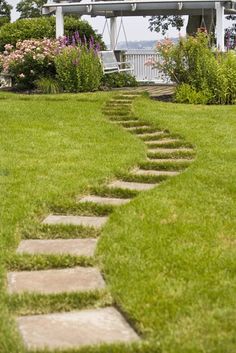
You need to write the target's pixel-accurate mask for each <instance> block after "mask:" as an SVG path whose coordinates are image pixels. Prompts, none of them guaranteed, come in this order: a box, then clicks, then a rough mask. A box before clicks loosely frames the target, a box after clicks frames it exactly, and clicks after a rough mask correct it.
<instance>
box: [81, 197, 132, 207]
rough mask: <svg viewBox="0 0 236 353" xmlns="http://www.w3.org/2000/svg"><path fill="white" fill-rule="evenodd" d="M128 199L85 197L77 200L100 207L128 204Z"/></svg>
mask: <svg viewBox="0 0 236 353" xmlns="http://www.w3.org/2000/svg"><path fill="white" fill-rule="evenodd" d="M130 201H131V200H130V199H120V198H114V197H103V196H92V195H91V196H85V197H83V198H82V199H80V200H79V202H93V203H98V204H101V205H112V206H120V205H124V204H126V203H128V202H130Z"/></svg>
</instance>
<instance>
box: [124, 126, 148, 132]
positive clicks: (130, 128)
mask: <svg viewBox="0 0 236 353" xmlns="http://www.w3.org/2000/svg"><path fill="white" fill-rule="evenodd" d="M150 127H151V126H149V125H141V126H131V127H126V126H124V128H125V129H126V130H128V131H135V130H139V129H148V128H150Z"/></svg>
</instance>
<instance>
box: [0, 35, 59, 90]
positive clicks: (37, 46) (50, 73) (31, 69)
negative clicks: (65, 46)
mask: <svg viewBox="0 0 236 353" xmlns="http://www.w3.org/2000/svg"><path fill="white" fill-rule="evenodd" d="M60 48H61V47H60V42H59V41H57V40H55V39H54V40H51V39H43V40H24V41H23V42H17V45H16V49H15V48H14V47H13V46H12V45H10V44H7V45H5V51H4V54H0V62H1V63H2V68H3V72H4V73H6V74H9V75H11V76H12V78H13V83H14V85H15V86H17V88H18V89H32V88H34V87H35V81H36V80H37V79H39V78H40V77H54V76H55V73H56V71H55V65H54V58H55V55H56V53H57V51H58V50H60Z"/></svg>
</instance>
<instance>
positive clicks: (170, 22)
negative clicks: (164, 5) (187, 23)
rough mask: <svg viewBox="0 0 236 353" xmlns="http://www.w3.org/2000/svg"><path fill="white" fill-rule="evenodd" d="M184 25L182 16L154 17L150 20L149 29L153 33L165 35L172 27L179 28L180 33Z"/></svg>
mask: <svg viewBox="0 0 236 353" xmlns="http://www.w3.org/2000/svg"><path fill="white" fill-rule="evenodd" d="M183 25H184V20H183V17H182V16H178V15H175V16H152V17H151V18H150V20H149V27H148V28H149V29H150V30H151V31H152V32H153V31H154V32H158V33H159V32H161V33H162V34H163V35H165V34H166V32H167V31H168V30H169V28H170V27H172V28H177V29H178V30H179V31H180V29H181V28H182V27H183Z"/></svg>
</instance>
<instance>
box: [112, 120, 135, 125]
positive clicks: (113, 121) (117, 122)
mask: <svg viewBox="0 0 236 353" xmlns="http://www.w3.org/2000/svg"><path fill="white" fill-rule="evenodd" d="M110 122H111V123H112V124H124V125H125V124H132V123H137V120H110Z"/></svg>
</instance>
